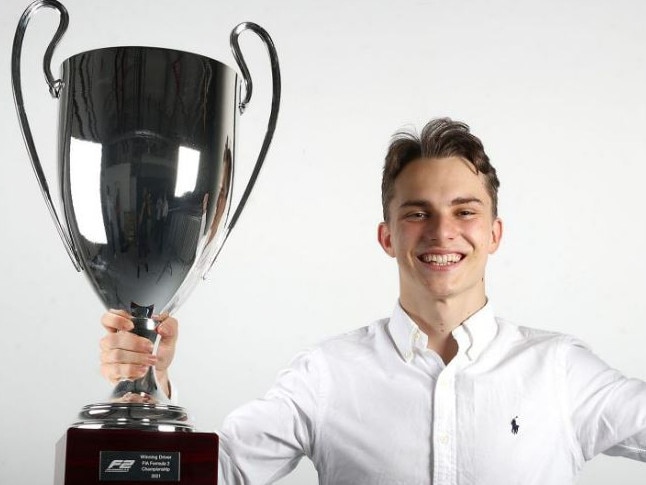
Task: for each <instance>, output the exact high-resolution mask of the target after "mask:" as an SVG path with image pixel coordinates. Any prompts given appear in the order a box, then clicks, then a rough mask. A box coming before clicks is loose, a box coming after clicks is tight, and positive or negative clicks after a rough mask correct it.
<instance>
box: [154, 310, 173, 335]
mask: <svg viewBox="0 0 646 485" xmlns="http://www.w3.org/2000/svg"><path fill="white" fill-rule="evenodd" d="M155 320H157V321H158V322H159V324H158V325H157V328H156V329H155V330H156V332H157V333H158V334H159V335H161V337H162V338H163V339H164V340H167V341H174V340H175V339H176V338H177V319H175V318H173V317H171V316H170V315H168V313H162V314H161V315H159V316H157V317H156V318H155Z"/></svg>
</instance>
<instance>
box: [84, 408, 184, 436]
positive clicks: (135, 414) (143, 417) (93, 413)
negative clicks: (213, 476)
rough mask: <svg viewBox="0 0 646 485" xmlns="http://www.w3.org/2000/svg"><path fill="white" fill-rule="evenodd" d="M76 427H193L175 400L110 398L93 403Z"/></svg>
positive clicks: (158, 429)
mask: <svg viewBox="0 0 646 485" xmlns="http://www.w3.org/2000/svg"><path fill="white" fill-rule="evenodd" d="M79 418H80V421H78V422H76V423H74V424H73V425H72V427H73V428H83V429H129V430H140V431H193V426H192V425H191V424H190V423H189V422H188V415H187V414H186V411H185V410H184V408H182V407H180V406H174V405H172V404H146V403H133V402H110V403H101V404H90V405H88V406H85V407H83V409H82V410H81V412H80V413H79Z"/></svg>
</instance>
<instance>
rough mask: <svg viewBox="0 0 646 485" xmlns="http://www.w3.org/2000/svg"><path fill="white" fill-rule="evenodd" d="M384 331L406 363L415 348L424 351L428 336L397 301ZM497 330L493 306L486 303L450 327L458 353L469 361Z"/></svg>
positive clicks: (480, 350) (411, 356) (475, 356)
mask: <svg viewBox="0 0 646 485" xmlns="http://www.w3.org/2000/svg"><path fill="white" fill-rule="evenodd" d="M388 331H389V333H390V335H391V337H392V339H393V342H394V344H395V347H396V348H397V351H398V353H399V355H400V356H401V358H402V359H404V360H405V361H406V362H407V363H408V362H410V361H411V360H413V357H414V352H415V350H418V351H421V350H425V349H426V348H427V346H428V336H427V335H426V334H425V333H424V332H422V331H421V330H420V329H419V327H418V326H417V324H416V323H415V322H414V321H413V320H412V319H411V318H410V317H409V316H408V314H407V313H406V312H405V311H404V309H403V308H402V307H401V305H400V303H399V301H398V302H397V304H396V305H395V309H394V310H393V313H392V315H391V317H390V321H389V322H388ZM497 331H498V324H497V323H496V319H495V317H494V311H493V305H492V304H491V303H490V302H487V303H486V304H485V306H483V307H482V308H481V309H480V310H478V311H477V312H475V313H474V314H473V315H471V316H470V317H469V318H467V319H466V320H465V321H464V322H462V324H461V325H460V326H458V327H457V328H456V329H455V330H453V332H452V333H453V337H454V338H455V340H457V342H458V354H464V355H465V356H466V357H467V358H468V359H469V360H470V361H474V360H476V359H477V358H478V357H479V356H480V354H481V353H482V351H483V350H484V349H485V348H486V347H487V345H488V344H489V343H490V342H491V341H492V340H493V339H494V337H495V336H496V333H497Z"/></svg>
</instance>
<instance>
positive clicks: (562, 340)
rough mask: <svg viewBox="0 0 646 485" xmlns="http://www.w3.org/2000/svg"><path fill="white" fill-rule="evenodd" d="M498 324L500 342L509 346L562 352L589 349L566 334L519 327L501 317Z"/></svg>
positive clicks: (497, 318) (497, 321)
mask: <svg viewBox="0 0 646 485" xmlns="http://www.w3.org/2000/svg"><path fill="white" fill-rule="evenodd" d="M496 323H497V324H498V340H500V341H503V342H504V343H506V344H507V345H512V346H517V347H520V348H540V349H543V350H547V349H551V350H554V351H560V352H562V351H564V350H567V349H568V348H584V349H587V348H588V346H587V345H586V344H585V343H584V342H582V341H581V340H580V339H578V338H576V337H574V336H573V335H569V334H566V333H562V332H555V331H552V330H544V329H540V328H535V327H528V326H525V325H519V324H517V323H514V322H511V321H509V320H507V319H504V318H500V317H496Z"/></svg>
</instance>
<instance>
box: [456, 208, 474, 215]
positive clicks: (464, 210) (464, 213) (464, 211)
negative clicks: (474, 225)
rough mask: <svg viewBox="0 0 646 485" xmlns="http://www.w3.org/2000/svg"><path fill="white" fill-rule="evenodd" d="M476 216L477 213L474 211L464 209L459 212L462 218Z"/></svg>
mask: <svg viewBox="0 0 646 485" xmlns="http://www.w3.org/2000/svg"><path fill="white" fill-rule="evenodd" d="M474 214H475V211H472V210H470V209H462V210H461V211H458V216H460V217H468V216H472V215H474Z"/></svg>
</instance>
